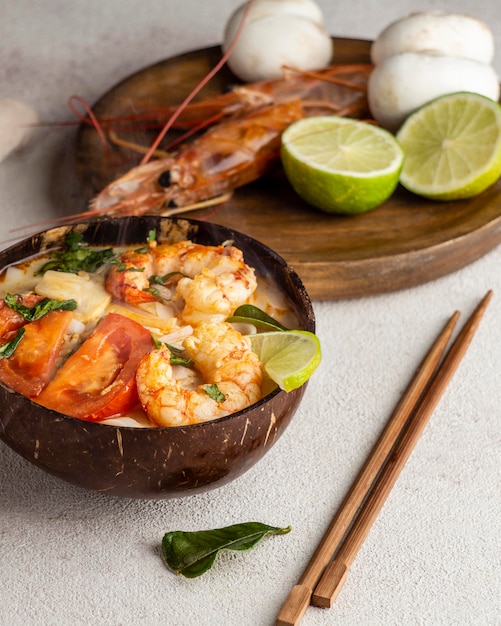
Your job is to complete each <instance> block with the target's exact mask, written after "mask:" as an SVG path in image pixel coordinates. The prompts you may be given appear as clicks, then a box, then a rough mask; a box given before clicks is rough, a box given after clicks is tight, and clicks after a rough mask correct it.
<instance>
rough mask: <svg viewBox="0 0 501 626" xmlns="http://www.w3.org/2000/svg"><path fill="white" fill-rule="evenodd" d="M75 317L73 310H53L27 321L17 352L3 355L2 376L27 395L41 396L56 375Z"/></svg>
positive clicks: (1, 362)
mask: <svg viewBox="0 0 501 626" xmlns="http://www.w3.org/2000/svg"><path fill="white" fill-rule="evenodd" d="M72 319H73V313H72V312H71V311H52V312H51V313H47V315H44V316H43V317H41V318H40V319H38V320H36V321H34V322H29V323H28V324H26V323H25V325H24V329H25V332H24V335H23V338H22V339H21V341H20V342H19V345H18V346H17V348H16V351H15V352H14V354H13V355H12V356H11V357H9V358H4V359H0V380H1V381H2V382H4V383H5V384H6V385H7V386H8V387H11V388H12V389H14V390H15V391H17V392H18V393H21V394H23V396H28V397H30V398H34V397H36V396H38V394H39V393H40V392H41V391H42V389H43V388H44V387H45V386H46V385H47V383H48V382H49V381H50V379H51V378H52V376H53V375H54V371H55V369H56V366H57V360H58V358H59V355H60V353H61V348H62V347H63V342H64V337H65V335H66V331H67V330H68V326H69V324H70V322H71V320H72ZM20 326H21V325H20Z"/></svg>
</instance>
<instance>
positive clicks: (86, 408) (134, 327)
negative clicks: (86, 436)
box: [37, 313, 154, 421]
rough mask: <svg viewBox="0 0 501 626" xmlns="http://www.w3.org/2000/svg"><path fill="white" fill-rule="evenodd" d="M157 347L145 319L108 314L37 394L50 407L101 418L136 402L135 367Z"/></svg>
mask: <svg viewBox="0 0 501 626" xmlns="http://www.w3.org/2000/svg"><path fill="white" fill-rule="evenodd" d="M153 347H154V344H153V339H152V337H151V333H150V332H149V331H147V330H146V328H144V327H143V326H141V324H138V323H137V322H134V321H133V320H131V319H129V318H127V317H124V316H123V315H119V314H117V313H109V314H108V315H107V316H106V317H105V318H104V320H103V321H102V322H101V323H100V324H99V326H98V327H97V328H96V329H95V330H94V332H93V333H92V334H91V335H90V336H89V337H88V339H86V341H84V343H83V344H82V345H81V346H80V347H79V348H78V350H76V352H74V354H72V355H71V356H70V358H69V359H68V360H67V361H66V362H65V363H64V365H63V366H62V367H61V368H60V369H59V370H58V371H57V373H56V375H55V376H54V379H53V380H52V382H51V383H50V384H49V385H47V387H46V388H45V389H44V391H43V392H42V393H41V394H40V396H39V397H38V398H37V402H38V403H40V404H42V405H43V406H46V407H48V408H49V409H54V410H56V411H59V412H60V413H65V414H66V415H70V416H72V417H78V418H80V419H86V420H92V421H100V420H102V419H104V418H106V417H109V416H111V415H115V414H117V413H123V412H124V411H127V410H128V409H130V408H132V407H133V406H134V405H135V404H136V403H137V389H136V379H135V376H136V369H137V366H138V364H139V361H140V360H141V359H142V358H143V356H144V355H145V354H147V353H148V352H150V350H152V349H153Z"/></svg>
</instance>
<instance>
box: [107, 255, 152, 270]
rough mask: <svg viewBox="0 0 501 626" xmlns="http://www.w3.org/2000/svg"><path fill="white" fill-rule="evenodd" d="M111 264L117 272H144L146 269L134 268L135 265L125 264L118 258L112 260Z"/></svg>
mask: <svg viewBox="0 0 501 626" xmlns="http://www.w3.org/2000/svg"><path fill="white" fill-rule="evenodd" d="M109 263H110V265H113V267H115V268H116V270H117V272H144V267H134V266H133V265H127V263H124V262H123V261H121V260H120V259H117V258H116V257H114V258H113V259H110V260H109Z"/></svg>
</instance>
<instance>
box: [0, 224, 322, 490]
mask: <svg viewBox="0 0 501 626" xmlns="http://www.w3.org/2000/svg"><path fill="white" fill-rule="evenodd" d="M70 228H75V229H77V230H78V231H80V232H82V233H83V237H84V241H86V242H88V243H90V244H92V245H101V244H102V245H120V244H136V243H142V242H144V241H146V239H147V237H148V234H149V232H150V231H151V230H156V232H157V237H158V239H159V240H161V241H167V240H169V241H178V240H182V239H186V238H188V239H192V240H193V241H195V242H197V243H202V244H206V245H218V244H221V243H222V242H224V241H228V240H232V241H233V242H234V244H235V245H236V246H238V247H239V248H240V249H242V250H243V252H244V256H245V260H246V262H247V263H248V264H249V265H251V266H253V267H255V268H256V270H257V271H258V272H259V273H261V275H263V274H264V275H265V276H268V277H270V278H273V279H274V280H275V281H276V282H277V284H278V285H279V286H280V288H281V289H283V290H284V291H285V293H286V294H287V297H288V300H289V303H290V306H291V308H292V309H293V310H294V311H295V313H296V315H297V318H298V320H299V326H300V327H301V328H303V329H305V330H310V331H314V330H315V318H314V313H313V308H312V304H311V301H310V298H309V296H308V294H307V292H306V290H305V288H304V286H303V284H302V282H301V280H300V278H299V277H298V276H297V274H296V273H295V272H294V271H293V270H292V268H290V267H289V266H288V265H287V264H286V262H285V261H284V260H283V259H282V258H281V257H280V256H279V255H277V254H276V253H275V252H273V251H272V250H270V249H269V248H267V247H266V246H264V245H263V244H260V243H259V242H257V241H255V240H253V239H251V238H250V237H247V236H246V235H243V234H240V233H237V232H236V231H233V230H231V229H227V228H224V227H222V226H218V225H215V224H211V223H208V222H197V221H196V220H187V219H176V218H161V217H155V216H143V217H128V218H107V219H102V220H95V221H92V222H86V223H81V224H78V225H74V226H72V227H68V226H65V227H60V228H56V229H52V230H49V231H45V232H44V233H40V234H38V235H35V236H33V237H30V238H28V239H26V240H24V241H23V242H21V243H19V244H16V245H15V246H12V247H11V248H8V249H6V250H4V251H2V252H0V267H2V268H3V267H5V266H7V265H9V264H11V263H15V262H19V261H21V260H23V259H26V258H28V257H31V256H33V255H35V254H38V253H39V252H41V251H43V250H47V249H49V248H51V247H53V246H55V245H58V244H60V243H62V241H63V240H64V237H65V235H66V233H67V232H68V230H69V229H70ZM305 388H306V385H303V386H302V387H300V388H298V389H296V390H294V391H291V392H289V393H285V392H284V391H281V390H278V389H277V390H275V391H273V392H272V393H270V394H268V395H267V396H266V397H265V398H263V399H262V400H260V401H259V402H258V403H256V404H254V405H252V406H251V407H249V408H247V409H245V410H243V411H240V412H238V413H234V414H233V415H230V416H227V417H222V418H220V419H216V420H213V421H211V422H205V423H201V424H194V425H190V426H180V427H169V428H132V427H123V426H120V427H119V426H111V425H105V424H96V423H92V422H86V421H82V420H79V419H76V418H72V417H68V416H66V415H63V414H60V413H57V412H56V411H52V410H50V409H46V408H44V407H42V406H40V405H38V404H35V403H33V402H31V401H30V400H29V399H28V398H26V397H24V396H22V395H20V394H18V393H16V392H14V391H12V390H11V389H9V388H8V387H6V386H5V385H3V384H1V383H0V406H2V411H1V413H0V439H2V440H3V441H4V442H5V443H6V444H7V445H8V446H9V447H11V448H12V449H13V450H14V451H15V452H17V453H18V454H20V455H21V456H22V457H24V458H25V459H27V460H28V461H30V462H31V463H33V464H34V465H36V466H37V467H39V468H41V469H42V470H44V471H46V472H48V473H49V474H52V475H54V476H56V477H58V478H60V479H63V480H64V481H67V482H69V483H71V484H74V485H78V486H79V487H83V488H85V489H89V490H93V491H98V492H103V493H107V494H110V495H113V496H123V497H136V498H158V499H159V498H175V497H181V496H186V495H190V494H194V493H198V492H204V491H208V490H210V489H214V488H218V487H221V486H223V485H225V484H227V483H229V482H230V481H232V480H234V479H235V478H237V477H239V476H240V475H242V474H243V473H244V472H246V471H247V470H248V469H250V468H251V467H252V466H253V465H254V464H255V463H257V462H258V461H259V460H260V459H261V458H262V457H263V456H264V455H265V454H266V453H267V452H268V451H269V450H270V449H271V447H272V446H273V444H274V443H275V442H276V441H277V440H278V438H279V437H280V436H281V435H282V434H283V432H284V431H285V429H286V428H287V426H288V424H289V423H290V421H291V419H292V417H293V415H294V413H295V412H296V410H297V408H298V407H299V404H300V402H301V399H302V397H303V394H304V391H305ZM26 475H27V474H26ZM21 480H22V479H21ZM54 486H55V488H57V484H56V483H55V485H54ZM26 488H27V486H26V485H25V484H23V485H22V489H26Z"/></svg>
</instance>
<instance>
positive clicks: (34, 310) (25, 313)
mask: <svg viewBox="0 0 501 626" xmlns="http://www.w3.org/2000/svg"><path fill="white" fill-rule="evenodd" d="M4 302H5V304H6V305H7V306H8V307H9V308H11V309H12V310H13V311H15V312H16V313H19V315H21V317H23V318H24V319H25V320H27V321H28V322H33V321H34V320H38V319H40V318H41V317H43V316H44V315H47V313H50V312H51V311H74V310H75V309H76V308H77V306H78V304H77V301H76V300H51V299H50V298H43V299H42V300H40V301H39V302H37V303H36V304H35V306H32V307H29V306H25V305H24V304H22V301H21V297H20V296H15V295H13V294H11V293H8V294H7V295H6V296H5V298H4Z"/></svg>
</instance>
